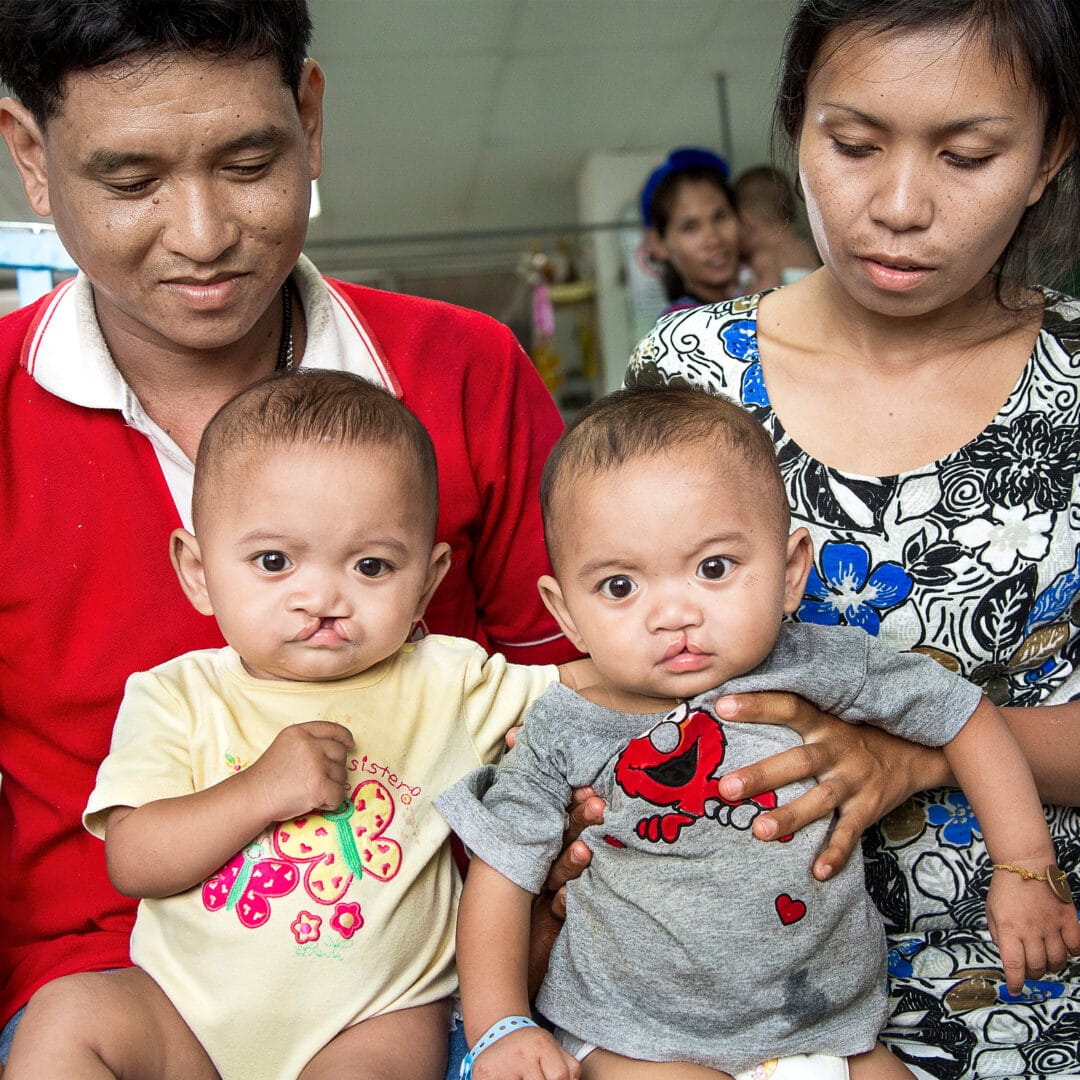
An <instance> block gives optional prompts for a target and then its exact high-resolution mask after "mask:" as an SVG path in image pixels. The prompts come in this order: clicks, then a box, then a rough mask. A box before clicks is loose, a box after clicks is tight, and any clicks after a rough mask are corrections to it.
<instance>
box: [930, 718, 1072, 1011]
mask: <svg viewBox="0 0 1080 1080" xmlns="http://www.w3.org/2000/svg"><path fill="white" fill-rule="evenodd" d="M944 751H945V756H946V758H947V760H948V763H949V766H950V768H951V769H952V772H953V775H954V776H955V777H956V779H957V781H958V782H959V784H960V786H961V787H962V788H963V789H964V794H965V795H966V796H967V797H968V801H969V802H970V803H971V806H972V809H973V810H974V811H975V816H976V818H977V819H978V821H979V825H980V827H981V828H982V832H983V836H984V838H985V840H986V848H987V851H988V852H989V854H990V859H991V861H992V862H994V863H995V864H1005V865H1009V866H1013V867H1020V868H1022V869H1024V870H1027V871H1030V872H1032V873H1033V874H1038V875H1045V874H1046V871H1047V867H1048V866H1052V865H1054V863H1055V862H1056V856H1055V854H1054V845H1053V841H1052V840H1051V839H1050V831H1049V829H1048V828H1047V825H1046V819H1045V818H1044V817H1043V810H1042V805H1041V804H1040V802H1039V796H1038V793H1037V791H1036V789H1035V781H1034V780H1033V779H1032V776H1031V770H1030V768H1029V767H1028V764H1027V761H1026V760H1025V758H1024V755H1023V753H1022V752H1021V750H1020V747H1019V745H1018V744H1017V742H1016V739H1015V738H1014V737H1013V734H1012V732H1011V731H1010V730H1009V727H1008V724H1007V723H1006V721H1005V718H1004V716H1002V714H1001V713H1000V712H999V711H998V710H997V709H996V708H995V707H994V706H993V705H992V704H991V703H990V702H989V701H988V700H987V699H986V698H983V699H982V700H981V701H980V703H979V706H978V708H977V709H976V710H975V712H974V713H973V714H972V717H971V719H970V720H969V721H968V722H967V723H966V724H965V725H964V727H963V728H962V729H961V730H960V732H959V734H957V736H956V737H955V738H954V739H953V740H952V741H951V742H949V743H947V744H946V745H945V747H944ZM986 917H987V923H988V925H989V927H990V934H991V936H992V937H993V939H994V943H995V944H996V945H997V947H998V950H999V951H1000V953H1001V962H1002V967H1003V968H1004V970H1005V981H1006V983H1007V984H1008V987H1009V990H1010V991H1012V992H1013V993H1019V991H1020V990H1021V989H1022V987H1023V984H1024V977H1025V973H1026V974H1027V975H1028V976H1029V977H1032V978H1036V977H1038V976H1040V975H1042V974H1043V973H1044V972H1045V971H1046V970H1047V968H1048V967H1049V968H1052V969H1061V968H1063V967H1064V966H1065V964H1066V962H1067V954H1072V955H1076V954H1077V953H1080V923H1078V922H1077V915H1076V909H1075V908H1074V907H1073V905H1072V903H1071V902H1068V903H1066V902H1063V901H1062V900H1060V899H1058V898H1057V897H1056V896H1055V895H1054V893H1053V891H1052V890H1051V889H1050V888H1049V887H1048V885H1047V883H1046V882H1039V881H1031V880H1025V879H1024V878H1023V877H1022V876H1021V875H1019V874H1017V873H1016V872H1015V871H1010V870H995V871H994V876H993V879H992V880H991V883H990V891H989V893H988V895H987V900H986Z"/></svg>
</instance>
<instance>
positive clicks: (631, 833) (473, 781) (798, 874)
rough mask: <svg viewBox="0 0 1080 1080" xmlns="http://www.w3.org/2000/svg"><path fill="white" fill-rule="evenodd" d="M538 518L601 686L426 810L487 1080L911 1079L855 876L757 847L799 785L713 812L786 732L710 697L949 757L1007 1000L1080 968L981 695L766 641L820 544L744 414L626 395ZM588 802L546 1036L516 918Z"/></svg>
mask: <svg viewBox="0 0 1080 1080" xmlns="http://www.w3.org/2000/svg"><path fill="white" fill-rule="evenodd" d="M541 499H542V504H543V514H544V526H545V534H546V538H547V543H548V553H549V556H550V558H551V561H552V566H553V568H554V573H555V577H553V578H551V577H546V578H543V579H541V583H540V587H541V592H542V594H543V596H544V599H545V602H546V603H547V604H548V606H549V608H550V609H551V611H552V612H553V613H554V614H555V616H556V618H557V619H558V620H559V622H560V624H561V625H562V627H563V629H564V630H565V631H566V633H567V634H568V636H569V637H570V639H571V640H572V641H573V642H574V643H575V644H576V645H577V646H578V648H580V649H581V650H583V651H586V650H587V651H588V652H589V653H590V654H591V656H592V660H593V663H594V665H595V669H596V672H597V676H596V681H595V682H593V683H591V684H590V685H588V686H585V687H583V688H581V689H580V690H578V691H576V692H575V691H572V690H568V689H566V688H564V687H559V686H552V687H550V688H549V689H548V691H547V692H546V693H545V695H544V696H543V698H542V699H541V700H540V701H539V702H538V703H537V704H536V705H535V706H533V708H532V709H531V710H530V712H529V715H528V717H527V719H526V722H525V726H524V728H523V729H522V731H521V732H520V733H519V735H518V738H517V742H516V744H515V746H514V749H513V750H512V751H511V753H510V754H508V755H507V756H506V757H505V758H504V759H503V760H502V762H501V763H500V764H499V766H498V767H497V768H495V767H488V768H486V769H484V770H481V771H479V772H477V773H475V774H473V775H472V776H470V777H468V778H466V779H465V780H463V781H462V782H461V783H459V784H458V785H456V786H455V787H454V788H453V789H451V790H450V791H449V792H447V793H446V794H444V795H443V796H441V797H440V798H439V799H438V800H437V806H438V807H439V809H440V810H441V811H442V812H443V813H444V814H446V816H447V818H448V820H449V821H450V823H451V825H452V826H453V827H454V828H455V829H456V830H457V831H458V832H459V834H460V835H461V837H462V839H463V840H464V841H465V843H466V845H467V846H468V847H469V848H470V849H471V850H472V852H473V853H474V859H473V863H472V867H471V869H470V872H469V876H468V879H467V882H466V886H465V893H464V896H463V899H462V908H461V916H460V922H459V930H458V934H459V938H458V940H459V949H458V963H459V971H460V976H461V986H462V998H463V1006H464V1011H465V1025H466V1035H467V1036H468V1038H469V1041H470V1044H471V1045H472V1047H473V1048H472V1051H471V1052H470V1060H474V1061H475V1075H476V1076H478V1077H500V1078H503V1077H546V1078H548V1080H556V1078H559V1077H575V1076H578V1075H579V1074H580V1075H582V1076H584V1077H586V1078H588V1080H593V1078H601V1080H606V1078H627V1077H638V1076H641V1077H649V1078H653V1077H655V1078H661V1077H663V1078H668V1077H697V1076H701V1077H707V1076H713V1077H715V1076H717V1075H718V1074H717V1072H715V1071H712V1070H722V1071H723V1074H724V1075H731V1074H736V1075H738V1076H739V1077H740V1078H746V1080H750V1078H757V1077H770V1076H771V1077H773V1078H774V1080H781V1078H783V1077H799V1078H800V1080H807V1078H818V1077H821V1078H825V1077H830V1078H832V1077H844V1076H848V1075H850V1076H852V1077H855V1078H856V1080H867V1078H892V1077H903V1076H909V1075H910V1074H909V1073H908V1071H907V1069H906V1068H905V1067H904V1066H903V1065H902V1064H901V1063H900V1062H899V1061H898V1060H896V1059H894V1058H893V1057H892V1056H891V1055H890V1054H889V1053H888V1052H887V1051H885V1050H884V1048H882V1047H881V1046H878V1045H876V1038H877V1034H878V1031H879V1029H880V1026H881V1024H882V1023H883V1021H884V1019H885V1015H886V994H885V990H886V954H885V946H884V936H883V930H882V926H881V921H880V918H879V916H878V914H877V912H876V910H875V909H874V907H873V905H872V903H871V902H870V899H869V897H868V896H867V894H866V890H865V886H864V883H863V872H862V867H861V865H858V864H857V863H855V864H849V865H848V866H847V867H845V868H844V869H843V870H842V871H841V872H839V873H838V874H836V875H835V877H833V878H831V879H830V880H828V881H826V882H821V881H818V880H816V879H815V878H814V877H813V876H812V875H811V872H810V866H811V862H812V859H813V856H814V854H815V852H816V851H817V849H818V848H819V846H820V845H821V842H822V840H823V838H824V835H825V831H826V826H825V824H821V825H820V826H819V827H818V828H817V829H816V830H815V831H811V830H810V829H804V830H802V831H801V832H800V833H799V834H798V835H796V836H794V837H786V838H781V839H782V842H781V843H780V844H763V843H761V842H759V841H758V840H756V838H755V837H754V835H753V831H752V829H753V823H754V819H755V817H756V816H757V814H758V813H759V812H760V811H761V810H762V809H764V808H768V807H771V806H775V805H776V804H777V802H778V801H779V802H784V801H787V800H788V799H789V798H793V797H795V796H796V795H798V794H799V793H800V792H801V791H803V790H806V787H807V786H808V785H806V784H803V785H798V786H796V785H793V786H790V787H789V788H785V789H781V790H779V791H777V792H775V793H772V792H770V793H768V794H766V795H764V796H759V797H758V798H756V799H754V800H751V801H743V802H731V801H729V800H727V799H725V798H724V797H723V796H722V795H721V794H720V791H719V787H718V779H719V777H720V776H722V775H723V774H724V773H725V772H727V771H728V770H730V769H732V768H737V767H739V766H741V765H746V764H749V763H751V762H754V761H757V760H758V759H760V758H761V757H763V756H764V755H766V754H768V753H771V752H776V751H778V750H780V749H783V748H786V747H790V746H792V745H794V744H797V742H798V736H797V735H795V734H794V732H792V731H791V730H790V729H787V728H783V727H778V726H764V725H755V724H737V723H731V722H721V721H720V720H719V719H718V718H717V716H716V714H715V712H714V711H713V709H712V705H713V702H714V701H715V699H716V698H717V697H718V696H719V695H720V694H726V693H737V692H744V691H754V690H766V689H777V688H782V689H785V690H794V691H797V692H798V693H800V694H802V695H803V696H805V697H807V698H808V699H810V700H811V701H813V702H814V703H815V704H817V705H818V706H819V707H821V708H824V709H827V710H828V711H830V712H834V713H837V714H838V715H840V716H842V717H844V718H845V719H847V720H849V721H851V722H874V723H878V724H880V725H881V726H883V727H886V728H887V729H889V730H891V731H893V732H895V733H897V734H902V735H904V736H906V737H908V738H912V739H916V740H919V741H923V742H926V743H932V744H937V745H944V746H945V751H946V754H947V755H948V759H949V763H950V766H951V767H952V769H953V771H954V773H955V775H956V776H957V778H958V780H959V781H960V782H961V783H962V785H963V786H964V789H965V791H966V792H967V794H968V796H969V798H970V800H971V803H972V806H973V808H974V810H975V812H976V814H977V815H978V819H979V822H980V824H981V826H982V828H983V830H984V832H985V835H986V839H987V843H988V845H989V846H990V849H991V851H992V852H993V857H994V859H995V861H996V863H997V866H996V869H997V870H998V872H997V873H995V875H994V878H993V881H992V884H991V886H990V891H989V896H988V899H987V917H988V923H989V927H990V932H991V934H992V935H993V937H994V940H995V941H996V943H997V945H998V947H999V949H1000V952H1001V957H1002V961H1003V965H1004V969H1005V974H1006V978H1007V981H1008V985H1009V987H1010V989H1011V990H1013V991H1014V992H1017V991H1019V990H1020V988H1021V986H1022V984H1023V980H1024V975H1025V972H1026V973H1027V974H1028V975H1029V976H1033V977H1034V976H1038V975H1041V974H1042V973H1043V971H1044V970H1045V969H1046V967H1047V966H1048V965H1049V966H1051V967H1060V966H1063V965H1064V963H1065V961H1066V955H1067V953H1072V954H1074V955H1075V954H1076V953H1077V952H1078V951H1080V926H1078V923H1077V915H1076V911H1075V909H1074V907H1073V905H1072V901H1071V898H1070V895H1069V889H1068V885H1067V882H1066V881H1065V878H1064V874H1063V873H1062V872H1061V871H1060V870H1058V869H1057V867H1056V866H1055V865H1054V860H1055V856H1054V850H1053V845H1052V843H1051V841H1050V837H1049V833H1048V830H1047V827H1046V822H1045V820H1044V818H1043V814H1042V808H1041V806H1040V804H1039V800H1038V797H1037V795H1036V792H1035V786H1034V783H1033V781H1032V779H1031V775H1030V772H1029V770H1028V767H1027V764H1026V763H1025V761H1024V758H1023V756H1022V755H1021V753H1020V750H1019V748H1018V747H1017V745H1016V744H1015V742H1014V740H1013V737H1012V735H1011V733H1010V732H1009V730H1008V728H1007V726H1006V724H1005V722H1004V719H1003V718H1002V717H1001V715H1000V713H998V711H997V710H996V708H995V707H994V706H993V705H992V704H991V703H990V702H989V700H987V699H986V698H984V697H983V696H982V695H981V693H980V691H979V690H978V688H977V687H975V686H973V685H972V684H970V683H967V682H965V681H964V680H962V679H960V678H959V677H957V676H955V675H952V674H950V673H949V672H947V671H946V670H945V669H944V668H942V667H940V666H939V665H937V664H936V663H934V662H933V661H932V660H929V659H927V658H925V657H921V656H917V655H913V654H901V655H898V654H893V653H890V652H888V651H887V650H884V649H882V648H880V647H878V645H877V642H876V641H875V640H874V639H873V638H872V637H871V636H870V635H868V634H866V633H864V632H863V631H862V630H858V629H851V628H826V627H819V626H812V625H799V624H791V623H784V622H782V620H783V617H784V615H785V613H787V614H790V613H792V612H793V611H794V610H795V609H796V607H797V606H798V603H799V600H800V598H801V597H802V594H803V588H804V585H805V582H806V578H807V574H808V573H809V570H810V566H811V564H812V551H811V544H810V539H809V536H808V535H807V532H806V530H805V529H801V528H800V529H798V530H796V531H795V532H793V533H791V534H790V535H789V529H790V516H789V512H788V504H787V500H786V497H785V493H784V488H783V484H782V482H781V478H780V473H779V469H778V467H777V463H776V458H775V454H774V451H773V447H772V443H771V442H770V440H769V438H768V436H767V434H766V433H765V431H764V429H763V428H762V427H761V426H760V425H759V424H758V422H757V421H756V420H754V419H753V418H752V417H750V416H749V415H748V414H747V413H746V412H744V411H743V410H741V409H740V408H738V407H737V406H736V405H735V404H734V403H732V402H729V401H727V400H726V399H723V398H720V397H717V396H712V395H710V394H707V393H703V392H701V391H695V390H684V389H672V388H668V389H664V390H628V391H620V392H618V393H616V394H613V395H610V396H609V397H608V398H606V399H603V400H602V401H601V402H599V403H597V404H596V405H594V406H593V407H591V408H590V409H589V410H586V412H585V413H583V414H582V415H581V417H579V418H578V420H577V421H576V422H575V423H574V424H572V425H571V427H570V428H569V429H568V430H567V431H566V433H565V434H564V435H563V437H562V439H561V440H560V442H559V443H558V444H557V446H556V448H555V450H554V451H553V453H552V456H551V458H550V459H549V461H548V463H547V466H546V468H545V472H544V478H543V482H542V486H541ZM587 785H588V786H591V787H593V788H594V789H595V790H596V793H597V794H598V795H600V796H601V797H602V798H603V799H604V800H605V802H606V804H607V810H606V812H605V818H604V822H603V824H602V825H599V826H593V827H590V828H589V829H587V830H586V831H585V832H584V833H583V834H582V839H583V840H585V842H586V843H588V845H589V847H590V849H591V850H592V861H591V863H590V864H589V866H588V868H587V869H586V870H585V871H584V873H583V874H582V875H581V877H580V878H579V879H578V880H576V881H572V882H570V884H569V885H568V887H567V902H566V904H567V919H566V924H565V927H564V928H563V931H562V933H561V934H560V936H559V938H558V940H557V942H556V944H555V947H554V949H553V951H552V954H551V963H550V967H549V969H548V974H547V978H546V980H545V982H544V985H543V987H542V989H541V991H540V994H539V997H538V998H537V1007H538V1009H539V1011H540V1012H542V1013H543V1014H544V1015H545V1016H546V1017H547V1018H548V1019H549V1020H550V1021H552V1022H553V1023H554V1024H555V1025H556V1027H557V1029H558V1041H556V1039H555V1038H554V1037H552V1036H551V1035H549V1034H548V1033H547V1032H545V1031H542V1030H539V1029H536V1028H535V1027H534V1026H533V1025H532V1024H531V1021H530V1020H529V1019H528V1002H527V999H526V993H525V977H524V969H525V949H526V943H527V935H528V925H529V908H530V902H531V894H532V893H534V892H536V891H538V890H539V888H540V886H541V884H542V882H543V881H544V878H545V875H546V873H547V868H548V865H549V864H550V862H551V860H552V859H553V858H554V856H555V855H556V853H557V852H558V851H559V849H560V846H561V838H562V830H563V825H564V820H565V807H566V804H567V800H568V797H569V793H570V791H571V789H572V788H575V787H583V786H587ZM1032 879H1035V880H1032ZM777 1058H779V1061H777V1060H775V1059H777ZM627 1059H635V1060H627ZM765 1059H770V1060H767V1061H766V1060H765ZM579 1061H580V1062H581V1064H580V1066H579V1064H578V1062H579ZM642 1062H666V1063H672V1064H666V1065H645V1064H642ZM579 1069H580V1073H579Z"/></svg>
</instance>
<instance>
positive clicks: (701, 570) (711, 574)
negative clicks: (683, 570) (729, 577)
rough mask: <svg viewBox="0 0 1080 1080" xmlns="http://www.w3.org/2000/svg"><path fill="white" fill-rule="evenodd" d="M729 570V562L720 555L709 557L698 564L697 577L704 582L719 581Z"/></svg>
mask: <svg viewBox="0 0 1080 1080" xmlns="http://www.w3.org/2000/svg"><path fill="white" fill-rule="evenodd" d="M730 569H731V560H730V559H725V558H724V557H723V556H722V555H711V556H710V557H709V558H707V559H702V560H701V562H700V563H699V564H698V568H697V572H698V577H703V578H705V580H706V581H719V580H720V579H721V578H722V577H723V576H724V575H725V574H726V573H727V572H728V571H729V570H730Z"/></svg>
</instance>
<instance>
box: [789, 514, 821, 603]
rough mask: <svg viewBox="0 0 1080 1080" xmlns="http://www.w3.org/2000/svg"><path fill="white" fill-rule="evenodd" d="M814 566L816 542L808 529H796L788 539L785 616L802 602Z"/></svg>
mask: <svg viewBox="0 0 1080 1080" xmlns="http://www.w3.org/2000/svg"><path fill="white" fill-rule="evenodd" d="M813 565H814V542H813V541H812V540H811V539H810V534H809V533H808V532H807V531H806V529H796V530H795V531H794V532H793V533H792V534H791V535H790V536H789V537H788V539H787V566H786V567H785V569H784V614H785V615H790V614H791V613H792V612H793V611H795V610H796V609H797V608H798V606H799V604H800V603H801V602H802V598H803V593H804V592H805V591H806V579H807V578H808V577H809V576H810V568H811V567H812V566H813Z"/></svg>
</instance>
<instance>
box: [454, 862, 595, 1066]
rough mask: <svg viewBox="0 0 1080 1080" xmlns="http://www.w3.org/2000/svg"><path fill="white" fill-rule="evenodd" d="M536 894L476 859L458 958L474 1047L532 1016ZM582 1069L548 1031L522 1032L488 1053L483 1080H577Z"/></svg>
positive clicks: (482, 1059) (482, 1057) (464, 902)
mask: <svg viewBox="0 0 1080 1080" xmlns="http://www.w3.org/2000/svg"><path fill="white" fill-rule="evenodd" d="M532 899H533V898H532V896H531V894H530V893H528V892H526V891H525V890H524V889H522V888H520V887H519V886H517V885H515V884H514V883H513V882H512V881H510V880H509V879H507V878H505V877H503V876H502V874H500V873H499V872H498V871H496V870H493V869H492V868H491V867H490V866H488V864H487V863H485V862H483V860H481V859H478V858H475V857H474V858H473V860H472V862H471V863H470V864H469V873H468V876H467V877H466V879H465V889H464V892H463V893H462V897H461V911H460V913H459V915H458V930H457V960H458V974H459V976H460V979H461V1004H462V1010H463V1012H464V1014H465V1036H466V1038H467V1039H468V1042H469V1046H470V1047H472V1046H475V1045H476V1043H477V1041H478V1040H479V1039H480V1038H481V1036H483V1035H484V1033H485V1032H487V1031H488V1030H489V1029H490V1028H491V1026H492V1025H493V1024H495V1023H497V1022H498V1021H499V1020H502V1019H504V1018H505V1017H509V1016H528V1015H529V996H528V992H527V990H526V967H527V961H528V951H529V918H530V914H531V909H532ZM580 1073H581V1067H580V1066H579V1065H578V1063H577V1061H575V1060H574V1058H573V1057H571V1056H570V1055H569V1054H568V1053H566V1051H565V1050H563V1049H562V1047H560V1046H559V1044H558V1043H557V1042H556V1041H555V1039H554V1038H553V1037H552V1036H551V1035H550V1034H549V1033H548V1032H546V1031H544V1030H543V1029H542V1028H536V1027H523V1028H521V1029H519V1030H517V1031H514V1032H513V1033H511V1034H509V1035H506V1036H504V1037H502V1038H500V1039H499V1040H498V1041H497V1042H494V1043H492V1044H491V1045H490V1046H489V1047H488V1048H487V1049H486V1050H484V1051H482V1052H481V1053H480V1054H479V1055H478V1056H477V1058H476V1062H475V1064H474V1066H473V1075H474V1076H475V1077H476V1078H477V1080H484V1078H486V1077H490V1078H492V1080H495V1078H498V1080H530V1078H535V1080H574V1078H576V1077H578V1076H580Z"/></svg>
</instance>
